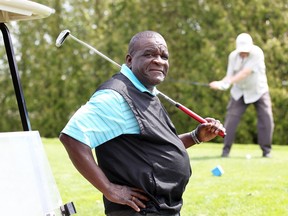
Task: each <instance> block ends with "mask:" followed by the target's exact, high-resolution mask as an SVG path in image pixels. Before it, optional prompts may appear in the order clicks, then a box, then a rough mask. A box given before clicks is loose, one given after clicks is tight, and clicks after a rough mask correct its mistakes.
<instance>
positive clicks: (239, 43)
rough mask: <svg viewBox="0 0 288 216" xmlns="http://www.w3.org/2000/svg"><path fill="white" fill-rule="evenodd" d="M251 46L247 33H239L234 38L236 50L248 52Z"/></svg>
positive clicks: (250, 39) (250, 38)
mask: <svg viewBox="0 0 288 216" xmlns="http://www.w3.org/2000/svg"><path fill="white" fill-rule="evenodd" d="M252 47H253V40H252V37H251V36H250V35H249V34H247V33H241V34H239V35H238V36H237V38H236V50H237V51H238V52H250V51H251V49H252Z"/></svg>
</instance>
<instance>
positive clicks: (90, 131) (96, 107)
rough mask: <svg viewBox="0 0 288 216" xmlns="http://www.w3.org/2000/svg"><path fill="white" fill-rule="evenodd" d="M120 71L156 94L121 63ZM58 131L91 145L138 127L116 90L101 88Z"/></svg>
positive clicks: (154, 91)
mask: <svg viewBox="0 0 288 216" xmlns="http://www.w3.org/2000/svg"><path fill="white" fill-rule="evenodd" d="M120 72H121V73H122V74H124V75H125V76H126V77H127V78H128V79H129V80H130V81H131V82H132V83H133V84H134V86H135V87H136V88H137V89H139V90H140V91H141V92H148V93H150V94H151V95H153V96H155V95H156V92H157V90H156V87H154V89H153V92H152V93H151V92H150V91H149V90H148V89H147V88H146V87H145V86H144V85H143V84H142V83H141V82H140V81H139V80H138V79H137V77H136V76H135V75H134V74H133V72H132V71H131V70H130V69H129V68H128V67H127V66H126V65H125V64H123V65H122V67H121V71H120ZM62 133H64V134H67V135H69V136H71V137H73V138H74V139H76V140H78V141H80V142H82V143H84V144H86V145H88V146H90V148H95V147H97V146H99V145H101V144H102V143H104V142H106V141H108V140H111V139H113V138H115V137H117V136H119V135H121V134H139V133H140V128H139V125H138V122H137V120H136V118H135V116H134V113H133V112H132V110H131V109H130V107H129V105H128V103H127V102H126V101H125V99H124V98H123V97H122V96H121V95H120V94H119V93H118V92H116V91H114V90H110V89H105V90H99V91H97V92H95V93H94V94H93V95H92V97H91V98H90V100H89V101H88V102H87V103H86V104H85V105H83V106H81V107H80V108H79V109H78V110H77V111H76V112H75V114H74V115H73V116H72V117H71V119H70V120H69V122H68V123H67V125H66V126H65V128H64V129H63V130H62Z"/></svg>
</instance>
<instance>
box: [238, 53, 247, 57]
mask: <svg viewBox="0 0 288 216" xmlns="http://www.w3.org/2000/svg"><path fill="white" fill-rule="evenodd" d="M239 55H240V56H241V58H247V57H248V56H249V52H240V53H239Z"/></svg>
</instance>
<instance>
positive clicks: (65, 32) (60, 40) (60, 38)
mask: <svg viewBox="0 0 288 216" xmlns="http://www.w3.org/2000/svg"><path fill="white" fill-rule="evenodd" d="M68 36H70V37H71V38H72V39H73V40H75V41H77V42H78V43H80V44H82V45H83V46H85V47H87V48H89V49H90V50H92V51H93V52H95V53H96V54H98V55H100V56H101V57H103V58H104V59H106V60H107V61H109V62H110V63H112V64H114V65H116V66H117V67H120V68H121V65H120V64H118V63H116V62H115V61H113V60H112V59H110V58H109V57H107V56H106V55H104V54H103V53H101V52H99V51H98V50H97V49H95V48H94V47H92V46H90V45H89V44H87V43H85V42H84V41H82V40H80V39H78V38H76V37H75V36H73V35H72V34H71V33H70V31H69V30H68V29H66V30H63V31H62V32H61V33H60V34H59V36H58V37H57V39H56V44H55V45H56V47H61V46H62V45H63V43H64V42H65V40H66V38H67V37H68ZM157 94H158V95H160V96H162V97H163V98H164V99H166V100H167V101H168V102H170V103H171V104H173V105H174V106H176V107H177V108H178V109H180V110H181V111H183V112H184V113H186V114H187V115H189V116H190V117H192V118H193V119H195V120H196V121H198V122H199V123H207V121H206V119H204V118H202V117H201V116H199V115H198V114H196V113H195V112H193V111H192V110H190V109H188V108H187V107H185V106H183V105H182V104H180V103H178V102H176V101H174V100H172V99H171V98H170V97H168V96H167V95H165V94H163V93H162V92H160V91H159V90H157ZM218 135H219V136H221V137H225V135H226V134H225V133H224V132H223V131H220V132H219V134H218Z"/></svg>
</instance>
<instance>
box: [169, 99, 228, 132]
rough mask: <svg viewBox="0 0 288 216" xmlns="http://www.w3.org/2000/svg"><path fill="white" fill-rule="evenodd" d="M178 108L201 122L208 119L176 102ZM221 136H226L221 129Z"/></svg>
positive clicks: (205, 121)
mask: <svg viewBox="0 0 288 216" xmlns="http://www.w3.org/2000/svg"><path fill="white" fill-rule="evenodd" d="M175 106H176V107H177V108H178V109H180V110H182V111H183V112H184V113H186V114H187V115H189V116H190V117H192V118H194V119H195V120H196V121H198V122H199V123H207V120H206V119H204V118H202V117H201V116H199V115H198V114H196V113H195V112H193V111H192V110H190V109H188V108H187V107H185V106H183V105H181V104H179V103H176V105H175ZM218 135H219V136H221V137H223V138H224V137H225V135H226V134H225V133H224V132H223V131H219V134H218Z"/></svg>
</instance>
